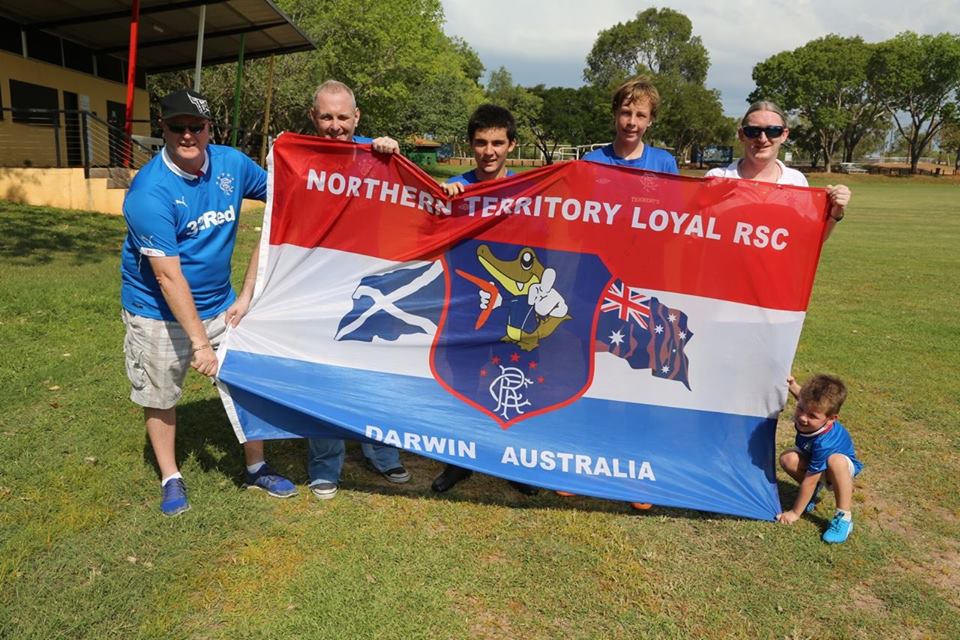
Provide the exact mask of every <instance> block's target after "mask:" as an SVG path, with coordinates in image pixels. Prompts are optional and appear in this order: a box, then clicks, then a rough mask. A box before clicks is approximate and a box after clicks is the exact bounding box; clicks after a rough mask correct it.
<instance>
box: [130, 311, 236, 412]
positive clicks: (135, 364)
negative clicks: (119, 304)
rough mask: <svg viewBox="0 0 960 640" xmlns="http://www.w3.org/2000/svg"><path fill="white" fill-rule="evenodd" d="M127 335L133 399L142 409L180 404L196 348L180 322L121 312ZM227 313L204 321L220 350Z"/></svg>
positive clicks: (208, 332)
mask: <svg viewBox="0 0 960 640" xmlns="http://www.w3.org/2000/svg"><path fill="white" fill-rule="evenodd" d="M120 315H121V317H122V318H123V324H124V325H125V326H126V328H127V333H126V335H125V336H124V338H123V353H124V355H125V358H124V359H125V361H126V366H127V378H129V379H130V386H131V389H130V399H131V400H132V401H133V402H135V403H136V404H138V405H140V406H141V407H149V408H151V409H169V408H171V407H173V406H175V405H176V404H177V401H178V400H180V394H181V393H183V379H184V378H186V376H187V371H189V369H190V361H191V360H192V359H193V346H192V345H191V344H190V338H189V337H187V334H186V333H185V332H184V330H183V328H182V327H181V326H180V323H179V322H168V321H166V320H153V319H152V318H144V317H143V316H138V315H134V314H132V313H130V312H129V311H127V310H126V309H123V310H122V311H121V314H120ZM225 318H226V313H225V312H224V313H221V314H220V315H218V316H216V317H215V318H210V319H209V320H204V321H203V326H204V327H205V328H206V330H207V336H208V337H209V338H210V344H212V345H213V346H214V347H217V346H218V345H219V344H220V341H221V340H222V339H223V334H224V332H225V331H226V328H227V326H226V321H225Z"/></svg>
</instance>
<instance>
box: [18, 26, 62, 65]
mask: <svg viewBox="0 0 960 640" xmlns="http://www.w3.org/2000/svg"><path fill="white" fill-rule="evenodd" d="M27 57H29V58H34V59H35V60H43V61H44V62H50V63H52V64H55V65H57V66H58V67H60V66H63V56H62V55H61V53H60V38H58V37H57V36H52V35H50V34H49V33H45V32H43V31H27Z"/></svg>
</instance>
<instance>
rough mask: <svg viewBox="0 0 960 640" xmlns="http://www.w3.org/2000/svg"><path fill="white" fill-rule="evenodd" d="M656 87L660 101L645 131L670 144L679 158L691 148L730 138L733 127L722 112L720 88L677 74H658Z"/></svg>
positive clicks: (684, 156)
mask: <svg viewBox="0 0 960 640" xmlns="http://www.w3.org/2000/svg"><path fill="white" fill-rule="evenodd" d="M657 89H658V90H659V91H660V97H661V99H662V102H661V104H660V109H659V113H658V115H657V120H656V121H655V122H654V124H653V126H652V127H651V129H650V130H649V131H648V132H647V135H648V136H650V137H651V138H652V139H658V140H660V141H662V142H663V143H665V144H666V145H667V146H669V147H671V148H672V149H673V155H674V156H676V157H677V158H678V159H679V160H682V159H683V158H686V157H688V153H689V152H690V151H691V149H693V148H698V149H702V148H703V147H705V146H708V145H712V144H729V143H730V142H731V140H732V139H733V136H734V133H735V132H736V127H735V126H733V125H732V123H731V122H730V120H729V119H728V118H727V117H725V116H724V115H723V105H722V104H721V103H720V92H719V91H717V90H715V89H707V88H706V87H704V86H703V85H702V84H697V83H694V82H684V81H682V80H679V79H678V78H677V77H676V76H666V77H662V76H661V77H658V78H657Z"/></svg>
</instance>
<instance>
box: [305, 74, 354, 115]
mask: <svg viewBox="0 0 960 640" xmlns="http://www.w3.org/2000/svg"><path fill="white" fill-rule="evenodd" d="M321 93H346V94H347V95H349V96H350V101H351V102H352V103H353V107H352V108H354V109H356V108H357V99H356V97H354V95H353V89H351V88H350V87H348V86H347V85H345V84H343V83H342V82H340V81H339V80H327V81H326V82H323V83H322V84H321V85H320V86H319V87H317V90H316V91H314V92H313V101H312V102H311V103H310V106H311V108H312V107H313V105H315V104H317V98H318V97H319V96H320V94H321Z"/></svg>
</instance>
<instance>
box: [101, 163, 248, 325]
mask: <svg viewBox="0 0 960 640" xmlns="http://www.w3.org/2000/svg"><path fill="white" fill-rule="evenodd" d="M266 196H267V174H266V172H265V171H264V170H263V169H261V168H260V167H259V166H258V165H257V164H256V163H254V162H253V160H251V159H250V158H248V157H247V156H246V155H244V154H243V153H241V152H239V151H237V150H236V149H233V148H230V147H224V146H218V145H208V146H207V158H206V161H205V163H204V167H203V170H202V175H200V176H195V175H191V174H189V173H186V172H184V171H183V170H181V169H180V168H179V167H177V166H176V165H175V164H173V162H172V161H171V160H170V158H169V157H168V156H167V153H166V151H165V150H164V151H162V152H160V153H158V154H157V155H156V156H155V157H154V158H153V159H152V160H150V162H148V163H147V164H146V165H144V167H143V168H142V169H141V170H140V171H139V172H138V173H137V176H136V177H135V178H134V179H133V183H132V184H131V185H130V191H129V192H128V193H127V197H126V199H124V201H123V216H124V218H125V219H126V221H127V238H126V241H125V242H124V244H123V250H122V253H121V260H120V272H121V276H122V277H121V286H120V301H121V303H122V304H123V307H124V308H125V309H126V310H127V311H129V312H130V313H133V314H135V315H138V316H143V317H146V318H153V319H155V320H171V321H172V320H176V318H175V317H174V315H173V312H171V311H170V307H169V306H167V302H166V300H164V298H163V294H162V293H161V291H160V286H159V285H158V284H157V278H156V276H155V275H154V273H153V269H152V268H151V267H150V261H149V260H147V259H146V258H147V257H148V256H155V257H163V256H179V257H180V268H181V270H182V271H183V275H184V277H185V278H186V280H187V282H188V283H189V284H190V291H191V293H192V294H193V301H194V303H195V305H196V307H197V313H198V314H199V315H200V318H201V319H203V320H206V319H208V318H212V317H215V316H216V315H218V314H219V313H221V312H223V311H225V310H226V309H227V307H229V306H230V304H232V303H233V301H234V300H235V299H236V294H235V293H234V291H233V287H232V286H231V284H230V259H231V256H232V255H233V246H234V243H235V241H236V238H237V225H238V216H239V213H240V204H241V203H242V201H243V199H244V198H251V199H255V200H266Z"/></svg>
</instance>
